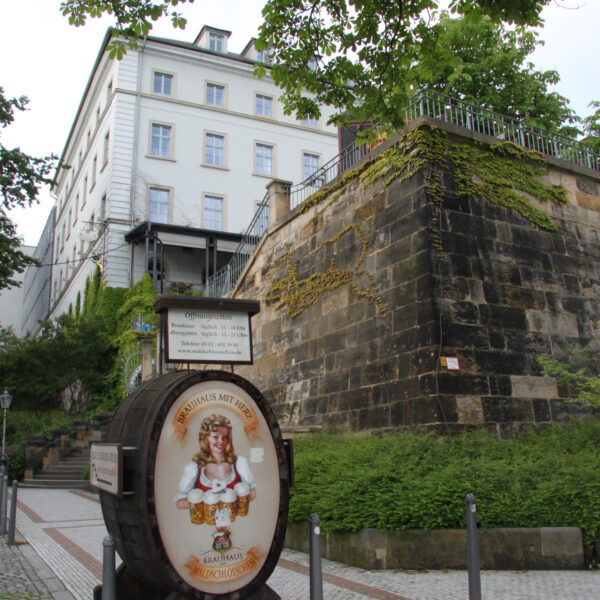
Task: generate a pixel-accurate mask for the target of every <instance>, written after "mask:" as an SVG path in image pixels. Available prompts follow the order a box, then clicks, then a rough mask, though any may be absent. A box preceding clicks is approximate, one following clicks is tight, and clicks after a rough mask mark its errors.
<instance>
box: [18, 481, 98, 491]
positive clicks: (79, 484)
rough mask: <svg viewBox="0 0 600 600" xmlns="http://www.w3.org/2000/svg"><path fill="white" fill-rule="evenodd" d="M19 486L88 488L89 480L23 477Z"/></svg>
mask: <svg viewBox="0 0 600 600" xmlns="http://www.w3.org/2000/svg"><path fill="white" fill-rule="evenodd" d="M19 487H23V488H25V487H27V488H56V489H79V490H83V489H88V487H89V482H88V481H86V480H83V479H80V480H79V481H68V480H67V481H65V480H56V479H53V480H50V479H25V480H24V481H22V482H20V483H19Z"/></svg>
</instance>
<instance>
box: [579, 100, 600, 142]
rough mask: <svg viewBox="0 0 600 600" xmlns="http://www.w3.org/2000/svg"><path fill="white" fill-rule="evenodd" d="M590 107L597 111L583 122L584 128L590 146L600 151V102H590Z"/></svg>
mask: <svg viewBox="0 0 600 600" xmlns="http://www.w3.org/2000/svg"><path fill="white" fill-rule="evenodd" d="M589 106H590V108H595V109H596V111H595V112H594V113H593V114H591V115H590V116H589V117H586V118H585V119H584V120H583V128H584V130H585V133H586V134H587V137H586V138H585V141H586V142H587V143H588V144H589V145H590V146H594V147H595V148H598V149H600V102H598V101H595V102H590V105H589Z"/></svg>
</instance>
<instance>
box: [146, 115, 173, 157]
mask: <svg viewBox="0 0 600 600" xmlns="http://www.w3.org/2000/svg"><path fill="white" fill-rule="evenodd" d="M155 127H157V128H160V132H159V134H158V135H157V136H156V139H157V140H158V153H155V152H153V150H154V139H155V135H154V128H155ZM164 131H168V132H169V135H168V136H165V135H164V134H163V132H164ZM148 136H149V140H148V157H149V158H159V159H163V160H173V156H174V146H175V126H174V125H173V124H172V123H162V122H160V121H152V122H151V123H150V127H149V129H148ZM164 140H167V143H168V148H167V150H168V153H167V154H163V147H162V145H163V142H164Z"/></svg>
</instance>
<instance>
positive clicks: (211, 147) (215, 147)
mask: <svg viewBox="0 0 600 600" xmlns="http://www.w3.org/2000/svg"><path fill="white" fill-rule="evenodd" d="M224 141H225V140H224V138H223V136H222V135H215V134H214V133H207V134H206V139H205V145H204V162H205V163H206V164H207V165H214V166H216V167H222V166H223V164H224V160H223V146H224Z"/></svg>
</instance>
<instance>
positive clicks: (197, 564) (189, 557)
mask: <svg viewBox="0 0 600 600" xmlns="http://www.w3.org/2000/svg"><path fill="white" fill-rule="evenodd" d="M224 375H225V378H224V379H223V380H220V379H210V380H208V381H201V382H200V383H196V384H194V385H192V386H191V387H188V388H187V389H184V390H183V391H182V392H181V394H180V395H179V396H178V397H176V398H175V400H174V401H173V404H172V405H171V407H170V408H169V410H168V412H167V414H166V416H165V419H164V422H163V427H162V430H161V432H160V437H159V440H158V447H157V451H156V462H155V468H154V495H155V506H156V518H157V522H158V529H159V534H160V538H161V541H162V543H163V546H164V549H165V552H166V554H167V557H168V559H169V562H170V563H171V565H172V566H173V568H174V569H175V571H176V572H177V574H178V575H179V577H180V578H181V579H182V580H183V581H185V582H186V583H187V584H188V585H189V586H191V587H192V588H193V589H195V590H199V591H202V592H204V593H206V594H215V595H220V594H229V593H232V592H237V591H240V590H243V588H251V587H253V586H252V582H254V581H259V580H262V581H263V582H264V581H265V580H266V578H267V577H268V576H269V575H270V573H271V572H272V570H273V568H274V567H275V563H276V562H277V559H278V557H279V554H280V552H281V546H282V544H283V539H280V540H276V539H275V538H276V537H281V535H278V536H276V531H277V530H278V529H280V527H279V528H278V525H281V523H280V521H281V514H282V506H283V505H284V506H283V511H284V513H287V494H288V490H287V489H285V490H282V489H281V483H280V470H279V466H280V465H279V463H280V462H281V456H282V453H283V454H284V453H285V451H284V450H283V448H279V447H278V446H279V445H282V442H281V438H280V434H279V428H278V427H277V424H276V422H275V421H274V417H273V416H272V413H271V411H270V409H269V408H268V406H267V404H266V401H265V400H264V399H263V398H262V395H261V394H260V392H258V390H256V388H254V387H253V386H252V385H251V384H249V383H248V382H247V381H246V380H243V379H242V378H240V377H236V376H232V375H231V374H224ZM225 379H227V380H225ZM267 419H269V421H267ZM274 430H276V433H277V435H276V436H275V437H274ZM278 454H279V459H278ZM283 526H284V527H285V522H284V523H283ZM279 533H281V532H279ZM259 575H260V576H259ZM246 591H248V590H246ZM242 595H245V594H242Z"/></svg>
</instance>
